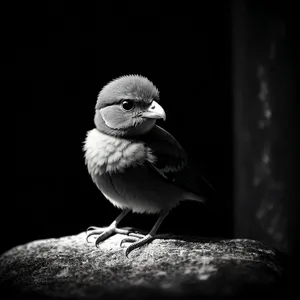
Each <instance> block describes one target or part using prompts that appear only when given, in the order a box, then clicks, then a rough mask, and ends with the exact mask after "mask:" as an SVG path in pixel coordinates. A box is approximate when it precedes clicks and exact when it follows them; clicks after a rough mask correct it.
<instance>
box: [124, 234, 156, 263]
mask: <svg viewBox="0 0 300 300" xmlns="http://www.w3.org/2000/svg"><path fill="white" fill-rule="evenodd" d="M153 239H154V237H153V236H152V235H150V234H147V235H145V236H143V237H142V238H136V237H129V238H125V239H123V240H122V241H121V243H120V247H122V244H123V243H132V244H131V245H129V246H128V247H127V249H126V251H125V255H126V257H128V255H129V253H130V252H131V251H133V250H134V249H137V248H140V247H141V246H143V245H145V244H148V243H150V242H151V241H152V240H153Z"/></svg>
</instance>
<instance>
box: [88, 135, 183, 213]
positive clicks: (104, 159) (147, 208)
mask: <svg viewBox="0 0 300 300" xmlns="http://www.w3.org/2000/svg"><path fill="white" fill-rule="evenodd" d="M84 151H85V160H86V164H87V167H88V170H89V173H90V175H91V177H92V179H93V181H94V183H95V184H96V185H97V187H98V188H99V189H100V190H101V192H102V193H103V194H104V196H105V197H106V198H107V199H108V200H110V202H112V203H113V204H114V205H115V206H117V207H120V208H131V209H132V210H133V211H134V212H140V213H143V212H147V213H156V212H159V211H160V210H161V209H168V208H171V207H174V206H175V205H176V204H177V203H178V201H179V199H180V197H181V196H182V194H181V190H180V189H178V188H177V187H176V186H174V185H173V184H171V183H168V182H166V181H165V180H163V179H162V177H161V176H160V175H159V174H158V173H156V172H154V171H153V170H152V169H151V168H149V167H148V164H147V162H150V163H154V161H155V157H154V155H153V154H152V153H151V149H149V148H147V147H146V146H145V145H144V144H143V143H142V142H133V141H131V140H126V139H120V138H116V137H113V136H108V135H106V134H103V133H101V132H99V131H98V130H97V129H93V130H91V131H89V132H88V134H87V137H86V140H85V145H84Z"/></svg>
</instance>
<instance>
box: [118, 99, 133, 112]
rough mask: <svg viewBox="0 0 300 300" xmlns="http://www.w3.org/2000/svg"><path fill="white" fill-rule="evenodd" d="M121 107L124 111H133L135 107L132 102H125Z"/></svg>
mask: <svg viewBox="0 0 300 300" xmlns="http://www.w3.org/2000/svg"><path fill="white" fill-rule="evenodd" d="M121 105H122V107H123V109H124V110H131V109H133V107H134V103H133V101H132V100H123V101H122V103H121Z"/></svg>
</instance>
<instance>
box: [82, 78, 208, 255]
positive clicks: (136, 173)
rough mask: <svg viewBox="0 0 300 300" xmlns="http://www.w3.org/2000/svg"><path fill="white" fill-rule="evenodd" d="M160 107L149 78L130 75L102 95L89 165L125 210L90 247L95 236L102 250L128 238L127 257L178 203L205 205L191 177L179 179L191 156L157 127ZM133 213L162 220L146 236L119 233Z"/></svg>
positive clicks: (88, 146)
mask: <svg viewBox="0 0 300 300" xmlns="http://www.w3.org/2000/svg"><path fill="white" fill-rule="evenodd" d="M158 102H159V91H158V89H157V88H156V87H155V86H154V84H153V83H152V82H151V81H150V80H148V79H147V78H146V77H143V76H140V75H126V76H121V77H119V78H117V79H115V80H113V81H111V82H109V83H108V84H107V85H105V86H104V87H103V89H102V90H101V91H100V93H99V95H98V99H97V103H96V107H95V116H94V123H95V127H96V128H94V129H92V130H90V131H88V132H87V136H86V139H85V141H84V147H83V150H84V152H85V163H86V165H87V168H88V171H89V173H90V175H91V178H92V180H93V182H94V183H95V184H96V186H97V187H98V189H99V190H100V191H101V192H102V194H103V195H104V196H105V198H107V199H108V200H109V201H110V202H111V203H112V204H113V205H114V206H116V207H117V208H120V209H122V210H123V211H122V212H121V214H120V215H119V216H118V217H117V218H116V219H115V220H114V221H113V222H112V223H111V224H110V226H108V227H105V228H100V227H95V226H92V227H89V228H88V229H87V232H88V234H87V241H88V238H89V237H90V236H92V235H96V236H97V239H96V242H95V245H96V246H98V245H99V244H100V243H101V242H103V241H104V240H106V239H107V238H109V237H110V236H112V235H113V234H116V233H119V234H124V235H128V237H127V238H125V239H123V240H122V241H121V244H120V246H121V247H122V244H123V243H131V244H130V245H129V246H128V247H127V249H126V252H125V254H126V256H128V254H129V253H130V252H131V251H132V250H134V249H137V248H139V247H141V246H142V245H145V244H147V243H149V242H151V241H152V240H153V239H154V238H155V235H156V232H157V230H158V228H159V226H160V225H161V223H162V221H163V220H164V218H165V217H166V216H167V215H168V213H169V211H170V210H171V209H172V208H174V207H175V206H177V204H179V202H180V201H182V200H194V201H199V202H204V200H205V198H204V197H203V195H200V194H198V193H195V192H194V191H193V190H191V189H190V188H189V185H188V184H187V182H188V180H189V179H190V177H189V176H186V175H184V176H181V177H180V176H179V175H180V173H181V172H182V171H186V170H187V155H186V153H185V151H184V150H183V148H182V146H181V145H180V144H179V142H178V141H177V140H176V139H175V138H174V137H173V136H172V135H171V134H170V133H168V132H167V131H166V130H164V129H163V128H161V127H159V126H158V125H156V120H157V119H163V120H165V119H166V114H165V111H164V109H163V108H162V106H161V105H159V104H158ZM187 171H188V170H187ZM183 174H187V173H183ZM182 179H183V180H182ZM194 179H195V178H194ZM200 179H201V180H202V182H203V180H204V179H203V178H202V177H200ZM196 180H197V178H196ZM207 184H208V185H209V183H207ZM209 186H210V185H209ZM130 211H132V212H133V213H148V214H159V218H158V220H157V222H156V223H155V225H154V226H153V228H152V229H151V231H150V232H149V233H148V234H147V235H142V234H139V233H135V232H133V231H131V230H130V229H128V230H127V229H121V228H118V227H117V226H118V224H119V222H120V221H121V220H122V219H123V218H124V217H125V216H126V215H127V213H128V212H130Z"/></svg>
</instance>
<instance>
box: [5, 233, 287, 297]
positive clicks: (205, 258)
mask: <svg viewBox="0 0 300 300" xmlns="http://www.w3.org/2000/svg"><path fill="white" fill-rule="evenodd" d="M160 237H161V239H156V240H154V241H153V242H152V243H151V244H149V245H147V246H143V247H142V248H141V249H139V250H134V251H133V252H131V253H130V254H129V257H128V258H126V257H125V255H124V249H122V248H120V246H119V244H120V241H121V240H122V239H123V238H124V236H122V235H115V236H112V237H110V238H109V239H107V240H106V241H105V242H103V243H102V244H101V245H100V246H99V248H96V247H95V246H94V243H87V242H86V240H85V233H80V234H78V235H74V236H67V237H61V238H58V239H46V240H38V241H33V242H31V243H28V244H25V245H21V246H17V247H14V248H13V249H11V250H9V251H7V252H6V253H4V254H2V256H1V257H0V287H1V294H0V298H1V299H12V298H14V297H17V298H18V299H24V298H27V297H29V296H30V297H29V298H30V299H59V298H64V299H154V298H155V299H187V298H189V299H190V297H193V298H194V297H195V296H197V297H200V296H201V299H203V297H205V298H210V299H211V298H212V297H213V298H219V297H220V298H224V297H225V298H227V297H229V296H230V297H240V296H243V297H244V299H245V298H246V297H247V296H249V298H250V297H251V298H252V297H253V296H260V295H261V294H263V293H266V295H268V296H270V295H271V294H272V293H277V290H278V288H279V287H280V286H281V283H282V280H283V274H284V272H283V271H284V265H283V263H282V254H280V253H278V252H277V251H275V250H274V249H270V248H268V247H266V246H264V245H263V244H262V243H260V242H257V241H252V240H241V239H235V240H225V239H218V240H205V239H201V238H192V237H181V236H160ZM162 238H163V239H162Z"/></svg>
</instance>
